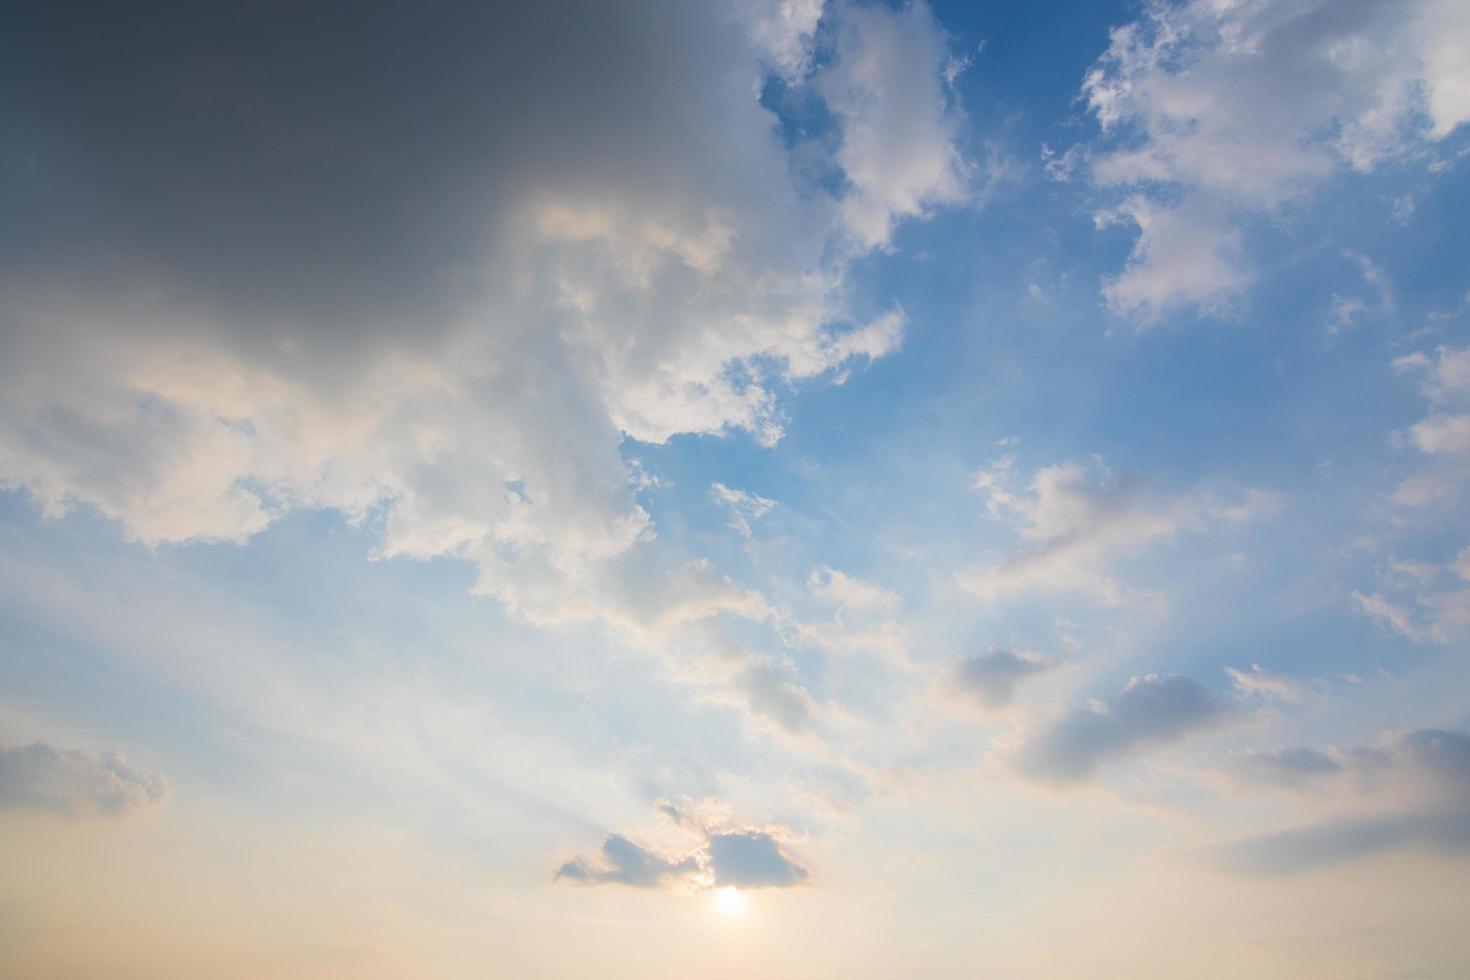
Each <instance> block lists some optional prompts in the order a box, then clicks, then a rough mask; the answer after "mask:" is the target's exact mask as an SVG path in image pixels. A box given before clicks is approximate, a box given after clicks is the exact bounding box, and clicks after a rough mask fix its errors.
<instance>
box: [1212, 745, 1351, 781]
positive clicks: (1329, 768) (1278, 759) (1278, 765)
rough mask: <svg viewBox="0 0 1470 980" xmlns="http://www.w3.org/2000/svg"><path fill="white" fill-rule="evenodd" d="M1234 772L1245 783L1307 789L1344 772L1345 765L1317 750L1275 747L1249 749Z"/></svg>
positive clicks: (1236, 765)
mask: <svg viewBox="0 0 1470 980" xmlns="http://www.w3.org/2000/svg"><path fill="white" fill-rule="evenodd" d="M1232 771H1233V772H1234V774H1235V775H1236V777H1237V778H1238V779H1240V780H1241V781H1242V782H1245V783H1255V784H1264V785H1269V786H1278V787H1281V788H1283V789H1297V790H1300V789H1306V788H1307V787H1309V786H1311V785H1313V784H1314V783H1315V782H1317V781H1318V780H1320V779H1321V778H1323V777H1325V776H1335V775H1337V774H1338V773H1340V772H1342V771H1343V769H1342V765H1341V764H1340V763H1338V762H1337V761H1336V760H1335V759H1333V758H1332V757H1331V756H1328V755H1324V754H1323V753H1321V752H1318V751H1317V750H1316V749H1309V748H1294V749H1272V750H1270V751H1268V752H1247V753H1246V754H1245V755H1244V756H1243V757H1242V758H1241V759H1240V761H1239V762H1237V763H1236V764H1235V765H1234V766H1233V768H1232Z"/></svg>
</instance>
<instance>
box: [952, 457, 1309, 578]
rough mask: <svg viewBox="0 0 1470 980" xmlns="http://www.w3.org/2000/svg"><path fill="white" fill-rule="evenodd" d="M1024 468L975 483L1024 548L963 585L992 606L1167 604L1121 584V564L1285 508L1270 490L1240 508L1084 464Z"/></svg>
mask: <svg viewBox="0 0 1470 980" xmlns="http://www.w3.org/2000/svg"><path fill="white" fill-rule="evenodd" d="M1014 469H1015V465H1014V459H1013V458H1012V457H1009V456H1007V457H1002V458H1001V459H1000V460H999V461H998V462H997V463H995V464H994V465H992V466H991V467H989V468H987V469H984V470H982V471H980V472H979V473H977V474H976V475H975V477H974V486H975V489H976V491H977V492H979V493H980V495H981V496H982V498H983V499H984V502H985V507H986V510H987V511H988V513H989V514H990V516H991V517H992V518H994V519H996V520H997V521H1000V522H1002V523H1005V524H1008V525H1010V526H1011V527H1013V528H1014V529H1015V532H1016V535H1017V537H1018V539H1019V542H1020V544H1021V547H1020V549H1019V550H1018V551H1016V552H1015V553H1013V554H1011V555H1009V556H1006V557H1003V558H1001V559H999V560H995V561H987V562H984V563H981V564H977V565H974V566H971V567H969V568H967V569H965V570H963V571H961V572H960V573H959V575H958V580H959V583H960V585H961V586H962V587H963V588H965V589H966V590H967V591H969V592H971V593H972V594H974V595H976V596H978V597H980V598H982V599H984V600H986V601H988V602H995V601H998V600H1001V599H1005V598H1008V597H1011V596H1016V595H1022V594H1026V593H1058V592H1071V593H1078V594H1081V595H1085V596H1087V597H1090V598H1091V599H1093V600H1095V601H1097V602H1100V603H1103V604H1105V605H1111V606H1122V605H1145V606H1146V605H1157V604H1158V602H1159V597H1158V596H1157V595H1156V594H1154V593H1150V592H1148V591H1143V590H1138V589H1134V588H1131V587H1129V586H1128V585H1127V584H1126V583H1124V582H1123V581H1121V580H1120V579H1119V578H1118V577H1117V575H1116V574H1115V572H1114V565H1115V564H1116V563H1117V562H1118V561H1120V560H1121V559H1124V558H1127V557H1129V556H1132V555H1136V554H1138V553H1139V552H1140V551H1142V550H1143V549H1144V548H1146V547H1148V546H1149V545H1151V544H1154V543H1157V542H1161V541H1165V540H1167V539H1169V538H1172V537H1174V536H1175V535H1176V534H1179V533H1180V532H1183V531H1191V530H1193V531H1198V530H1205V529H1207V528H1209V527H1211V526H1216V525H1219V524H1243V523H1247V522H1249V521H1253V520H1256V519H1258V518H1261V517H1267V516H1272V515H1274V514H1276V513H1279V512H1280V510H1281V508H1282V506H1283V501H1282V499H1281V498H1280V497H1279V496H1278V495H1276V494H1273V493H1270V492H1268V491H1263V490H1250V491H1247V492H1245V493H1244V494H1243V495H1242V496H1241V498H1240V499H1239V500H1238V501H1236V502H1234V503H1224V502H1221V501H1219V500H1217V499H1214V498H1212V497H1210V496H1209V495H1206V494H1201V493H1195V494H1186V495H1182V496H1177V497H1163V496H1159V495H1157V494H1153V493H1151V492H1149V490H1148V488H1147V487H1145V486H1143V485H1141V484H1140V483H1139V482H1137V481H1134V480H1128V479H1118V478H1116V477H1114V476H1113V475H1112V474H1110V473H1108V472H1106V471H1105V470H1102V469H1101V467H1100V466H1099V467H1095V468H1094V467H1087V466H1084V465H1082V464H1079V463H1060V464H1056V465H1052V466H1045V467H1042V468H1041V469H1038V470H1037V471H1036V472H1035V473H1034V474H1033V475H1032V477H1031V479H1030V480H1029V481H1025V482H1022V481H1019V480H1018V479H1017V477H1016V474H1015V473H1014ZM1018 483H1019V484H1020V486H1019V487H1018Z"/></svg>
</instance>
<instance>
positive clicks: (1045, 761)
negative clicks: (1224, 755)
mask: <svg viewBox="0 0 1470 980" xmlns="http://www.w3.org/2000/svg"><path fill="white" fill-rule="evenodd" d="M1230 714H1231V709H1230V706H1229V705H1228V704H1227V703H1226V702H1224V701H1222V700H1220V699H1219V698H1217V697H1216V696H1214V695H1213V694H1211V693H1210V692H1209V691H1207V690H1205V688H1203V687H1201V686H1200V685H1199V684H1198V683H1196V682H1195V681H1192V680H1190V679H1189V678H1187V677H1181V676H1179V675H1177V674H1170V675H1160V674H1147V675H1145V676H1143V677H1134V678H1133V679H1131V680H1130V681H1129V682H1128V683H1127V685H1126V686H1124V688H1123V690H1122V691H1120V692H1119V693H1118V694H1116V695H1114V696H1113V697H1111V698H1107V699H1106V700H1100V701H1091V702H1089V703H1088V704H1087V705H1086V706H1085V707H1082V708H1077V709H1074V710H1072V711H1070V712H1068V713H1067V714H1065V715H1063V716H1062V717H1060V718H1059V719H1057V720H1056V721H1055V722H1053V723H1051V724H1050V725H1048V726H1047V727H1045V728H1043V729H1042V730H1040V731H1038V732H1036V733H1035V734H1033V735H1032V736H1031V737H1030V738H1029V739H1028V740H1027V741H1026V742H1025V743H1024V744H1023V745H1022V746H1021V747H1020V749H1019V751H1018V753H1017V756H1016V760H1015V762H1016V767H1017V770H1018V771H1019V772H1020V773H1021V774H1023V775H1025V776H1028V777H1030V778H1034V779H1039V780H1043V781H1046V782H1051V783H1076V782H1080V781H1082V780H1085V779H1088V778H1090V777H1091V776H1093V775H1094V774H1095V773H1096V772H1097V770H1098V767H1099V766H1100V765H1101V764H1102V763H1103V762H1104V761H1105V760H1108V759H1112V758H1117V757H1121V756H1125V755H1128V754H1130V753H1133V752H1137V751H1139V750H1142V749H1146V748H1150V747H1156V746H1160V745H1167V744H1169V743H1171V742H1177V741H1178V740H1180V739H1182V738H1183V737H1184V736H1186V735H1188V734H1189V733H1191V732H1195V731H1198V730H1200V729H1204V728H1209V727H1211V726H1214V725H1219V724H1221V723H1223V722H1224V721H1226V720H1227V719H1228V718H1229V717H1230Z"/></svg>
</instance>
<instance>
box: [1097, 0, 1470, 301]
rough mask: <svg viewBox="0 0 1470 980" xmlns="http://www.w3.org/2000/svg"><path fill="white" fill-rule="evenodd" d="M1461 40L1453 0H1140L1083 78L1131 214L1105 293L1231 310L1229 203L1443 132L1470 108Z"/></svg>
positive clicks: (1316, 180) (1239, 204) (1372, 163)
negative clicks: (1133, 235) (1127, 252)
mask: <svg viewBox="0 0 1470 980" xmlns="http://www.w3.org/2000/svg"><path fill="white" fill-rule="evenodd" d="M1467 48H1470V24H1467V19H1466V18H1465V17H1464V15H1463V9H1462V8H1461V7H1460V6H1459V5H1458V4H1457V3H1456V2H1455V0H1411V2H1405V3H1398V4H1375V3H1358V2H1347V3H1339V2H1332V0H1279V2H1217V0H1191V2H1186V3H1166V2H1162V0H1154V2H1151V3H1149V4H1148V5H1147V7H1146V9H1145V13H1144V16H1143V17H1142V18H1140V19H1139V20H1138V21H1135V22H1133V23H1130V24H1127V25H1125V26H1123V27H1120V28H1117V29H1115V30H1114V31H1113V32H1112V34H1111V38H1110V44H1109V47H1108V50H1107V52H1106V53H1105V54H1104V55H1103V56H1102V58H1101V59H1099V61H1098V63H1097V65H1096V66H1095V67H1094V68H1093V69H1092V70H1091V71H1090V72H1089V73H1088V75H1087V77H1086V80H1085V82H1084V84H1083V88H1082V93H1083V95H1084V97H1085V98H1086V100H1087V103H1088V106H1089V108H1090V109H1091V110H1092V112H1093V114H1094V115H1095V117H1096V118H1097V120H1098V122H1099V124H1100V125H1101V128H1102V136H1103V140H1102V142H1101V144H1100V145H1099V146H1098V147H1096V148H1093V150H1092V152H1090V153H1089V158H1090V161H1091V165H1090V174H1091V179H1092V180H1093V182H1094V183H1095V184H1097V185H1098V186H1100V187H1102V188H1109V189H1121V190H1128V191H1131V197H1130V199H1129V202H1128V203H1127V204H1125V205H1123V206H1122V207H1121V208H1119V209H1117V210H1116V211H1114V212H1112V213H1113V214H1118V215H1122V216H1126V217H1127V218H1128V219H1130V220H1133V221H1135V222H1136V223H1137V224H1138V225H1139V228H1140V236H1139V241H1138V244H1137V246H1136V247H1135V248H1134V251H1133V254H1132V256H1131V257H1130V259H1129V262H1128V266H1127V267H1126V268H1125V270H1124V271H1123V273H1122V274H1121V275H1119V276H1117V277H1116V278H1114V279H1112V280H1110V281H1109V282H1108V283H1107V284H1106V286H1105V290H1104V294H1105V296H1106V297H1107V300H1108V304H1109V306H1110V307H1111V308H1112V309H1113V310H1114V311H1115V312H1117V313H1120V314H1123V315H1127V316H1130V317H1133V318H1135V319H1138V320H1139V321H1141V322H1144V323H1146V322H1148V321H1150V320H1151V319H1153V318H1155V317H1156V316H1158V315H1159V314H1160V313H1162V312H1164V311H1167V310H1169V309H1173V308H1177V307H1180V306H1195V307H1199V308H1201V309H1202V310H1203V311H1204V312H1206V313H1213V314H1219V313H1222V312H1226V311H1228V310H1230V309H1231V308H1232V307H1233V305H1234V304H1235V303H1236V302H1237V300H1238V297H1239V295H1240V294H1241V293H1243V292H1244V291H1245V289H1246V288H1247V287H1248V285H1249V284H1250V281H1251V276H1250V274H1249V271H1248V267H1247V266H1246V265H1245V263H1244V261H1243V259H1242V258H1241V256H1240V251H1241V242H1240V232H1239V229H1238V224H1237V222H1238V216H1239V215H1240V214H1242V213H1250V212H1265V211H1271V210H1274V209H1277V208H1279V207H1280V206H1282V205H1283V204H1286V203H1288V202H1291V201H1295V200H1301V199H1304V198H1306V197H1308V196H1310V195H1311V194H1312V193H1313V192H1314V191H1315V190H1316V189H1317V188H1318V187H1320V186H1321V185H1322V184H1323V183H1324V182H1326V181H1327V180H1328V179H1329V178H1331V177H1332V175H1333V174H1334V173H1336V172H1337V171H1339V170H1340V169H1342V168H1344V167H1346V168H1351V169H1354V170H1359V171H1368V170H1372V169H1374V168H1375V167H1377V166H1379V165H1380V164H1381V163H1383V162H1384V161H1387V160H1393V159H1399V158H1403V157H1406V156H1408V155H1411V154H1414V153H1419V152H1422V151H1423V150H1424V149H1426V148H1427V147H1428V146H1429V145H1431V144H1432V143H1433V142H1434V141H1436V140H1440V139H1443V138H1444V137H1445V136H1447V135H1448V134H1449V133H1450V132H1451V131H1453V130H1454V129H1455V127H1457V126H1458V125H1460V124H1461V123H1463V122H1465V121H1466V120H1467V119H1470V97H1467V95H1466V91H1467V87H1470V67H1467V61H1466V58H1465V56H1464V54H1463V52H1464V51H1465V50H1466V49H1467ZM1070 153H1071V151H1070V150H1069V151H1068V154H1070Z"/></svg>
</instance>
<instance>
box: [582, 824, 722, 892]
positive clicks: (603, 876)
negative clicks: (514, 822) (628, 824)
mask: <svg viewBox="0 0 1470 980" xmlns="http://www.w3.org/2000/svg"><path fill="white" fill-rule="evenodd" d="M600 853H601V855H602V859H601V860H600V861H596V862H594V861H589V860H588V859H586V858H581V857H578V858H573V859H572V860H570V861H568V862H566V863H565V864H563V865H562V866H561V867H560V868H558V869H557V872H556V879H557V880H560V879H563V878H565V879H567V880H568V881H580V882H584V883H586V884H589V885H628V886H629V887H632V888H656V887H658V886H659V885H664V884H667V883H669V882H671V881H674V880H676V879H679V878H684V877H687V876H689V875H692V874H695V873H696V872H698V871H699V862H698V861H697V860H695V858H694V857H685V858H680V859H678V860H671V859H669V858H664V857H660V856H659V855H657V854H655V853H654V852H652V851H650V850H648V849H647V848H644V847H641V846H639V845H638V844H635V843H633V842H632V841H630V840H629V839H628V838H626V837H624V836H622V835H621V834H610V835H609V836H608V838H607V840H605V841H603V842H602V850H601V852H600Z"/></svg>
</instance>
